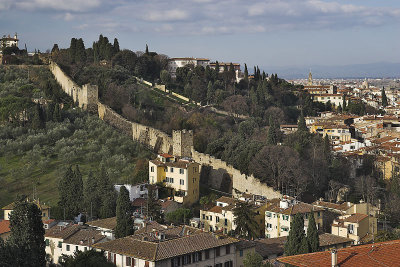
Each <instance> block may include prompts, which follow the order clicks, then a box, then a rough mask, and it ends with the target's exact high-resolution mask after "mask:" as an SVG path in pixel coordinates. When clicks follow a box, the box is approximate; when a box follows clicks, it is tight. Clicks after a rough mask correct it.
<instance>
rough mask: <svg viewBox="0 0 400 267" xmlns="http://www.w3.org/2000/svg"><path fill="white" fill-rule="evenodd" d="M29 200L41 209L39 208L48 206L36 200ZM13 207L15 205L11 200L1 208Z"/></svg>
mask: <svg viewBox="0 0 400 267" xmlns="http://www.w3.org/2000/svg"><path fill="white" fill-rule="evenodd" d="M29 202H32V203H34V204H36V206H38V208H39V209H41V210H44V209H49V208H50V207H49V206H47V205H45V204H42V203H40V202H39V201H38V200H34V201H29ZM14 207H15V202H12V203H10V204H8V205H6V206H4V207H3V208H2V209H3V210H13V209H14Z"/></svg>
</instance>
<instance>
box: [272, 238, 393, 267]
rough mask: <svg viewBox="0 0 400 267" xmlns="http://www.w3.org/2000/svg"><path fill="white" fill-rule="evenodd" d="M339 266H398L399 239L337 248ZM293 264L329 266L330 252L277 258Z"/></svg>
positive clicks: (316, 266)
mask: <svg viewBox="0 0 400 267" xmlns="http://www.w3.org/2000/svg"><path fill="white" fill-rule="evenodd" d="M337 258H338V261H337V263H338V266H340V267H359V266H362V267H373V266H400V240H393V241H386V242H380V243H375V244H368V245H361V246H354V247H348V248H343V249H339V250H338V252H337ZM278 260H279V261H280V262H282V263H287V264H291V265H294V266H313V267H319V266H320V267H323V266H324V267H325V266H331V260H332V259H331V252H330V251H324V252H316V253H309V254H301V255H295V256H289V257H281V258H279V259H278Z"/></svg>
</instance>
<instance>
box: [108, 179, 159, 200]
mask: <svg viewBox="0 0 400 267" xmlns="http://www.w3.org/2000/svg"><path fill="white" fill-rule="evenodd" d="M122 186H125V188H126V189H127V190H128V192H129V199H130V201H134V200H135V199H137V198H147V196H148V194H149V190H148V189H147V187H148V186H149V184H148V183H138V184H134V185H131V184H116V185H114V188H115V190H117V192H118V193H119V190H120V189H121V187H122ZM154 193H155V196H156V199H158V190H154Z"/></svg>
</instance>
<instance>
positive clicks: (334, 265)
mask: <svg viewBox="0 0 400 267" xmlns="http://www.w3.org/2000/svg"><path fill="white" fill-rule="evenodd" d="M331 256H332V267H338V266H339V265H338V264H337V250H336V249H332V251H331Z"/></svg>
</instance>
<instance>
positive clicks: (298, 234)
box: [285, 213, 307, 256]
mask: <svg viewBox="0 0 400 267" xmlns="http://www.w3.org/2000/svg"><path fill="white" fill-rule="evenodd" d="M305 239H306V237H305V235H304V219H303V216H302V215H301V214H300V213H297V214H296V215H295V216H294V218H293V220H292V221H291V222H290V231H289V236H288V238H287V241H286V243H285V255H286V256H292V255H297V254H300V253H302V252H303V251H304V247H305V245H307V240H305ZM304 240H305V241H304Z"/></svg>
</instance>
